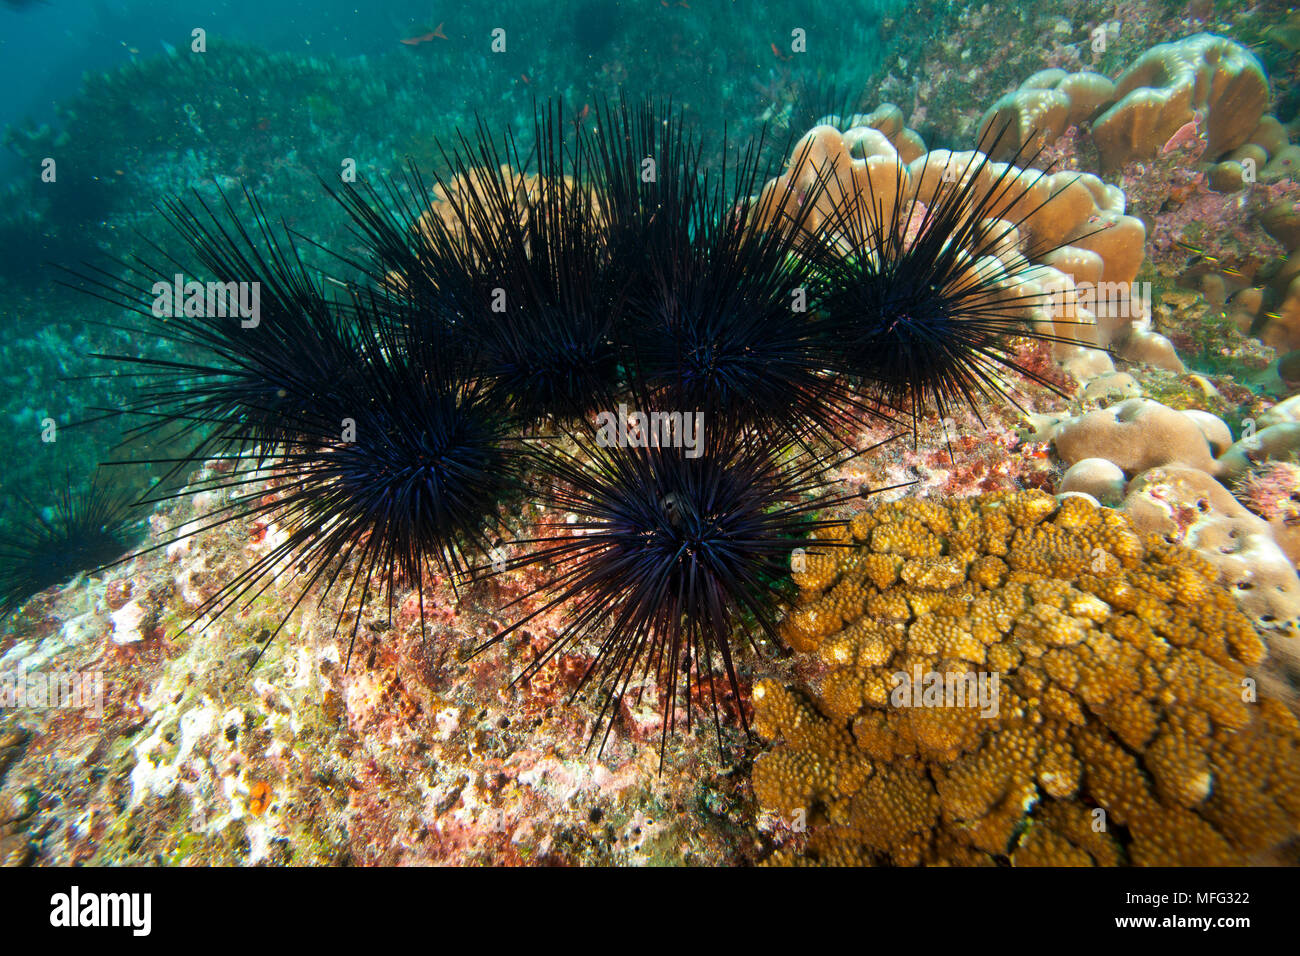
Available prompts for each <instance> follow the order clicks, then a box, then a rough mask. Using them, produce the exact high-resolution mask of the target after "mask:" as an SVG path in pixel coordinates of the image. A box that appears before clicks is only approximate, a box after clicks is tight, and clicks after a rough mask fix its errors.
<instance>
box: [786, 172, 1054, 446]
mask: <svg viewBox="0 0 1300 956" xmlns="http://www.w3.org/2000/svg"><path fill="white" fill-rule="evenodd" d="M1019 158H1020V157H1019V154H1017V156H1016V157H1015V159H1019ZM942 162H943V161H942V160H941V161H940V163H942ZM843 172H844V171H838V170H834V169H828V170H823V171H822V182H821V184H820V186H821V188H823V189H825V190H827V191H828V194H829V195H830V196H831V197H832V198H833V199H834V200H835V202H834V209H833V212H832V213H831V215H830V216H829V217H828V218H827V221H826V223H825V225H824V228H823V230H822V231H821V232H820V233H819V235H818V237H817V239H816V241H815V243H814V246H813V248H811V249H810V250H809V255H810V256H812V257H813V258H814V259H815V260H816V262H817V269H818V272H819V277H818V281H817V299H818V303H819V306H820V307H821V308H822V309H823V310H824V311H825V313H826V320H827V322H828V324H829V326H830V327H831V328H832V329H833V330H834V332H833V334H834V337H835V340H836V342H837V362H836V368H837V369H838V370H839V371H840V372H842V373H843V374H846V375H848V376H850V377H853V378H855V379H856V380H858V381H859V382H861V384H862V387H863V388H864V389H865V390H868V391H873V392H876V393H878V394H880V395H882V396H883V397H884V398H885V399H886V400H887V401H888V402H889V403H890V404H891V405H899V406H908V407H910V409H911V412H912V415H913V420H914V421H915V419H916V418H917V417H918V416H919V415H921V414H922V413H924V412H925V411H927V410H929V409H934V410H935V411H937V412H938V413H939V415H940V416H944V415H947V414H948V411H949V409H950V408H951V407H952V406H953V405H955V404H964V405H966V406H968V407H970V408H971V409H972V410H974V411H975V413H976V415H977V416H978V414H979V413H978V408H977V403H978V401H979V400H981V399H990V398H1003V399H1011V400H1012V401H1014V396H1012V395H1011V394H1010V392H1009V391H1008V388H1007V386H1006V384H1005V382H1004V380H1003V373H1006V372H1010V373H1013V374H1016V375H1019V376H1022V377H1024V378H1026V379H1029V380H1032V381H1034V382H1035V383H1037V384H1039V385H1042V386H1043V387H1045V388H1048V389H1050V390H1052V391H1057V388H1056V386H1054V385H1053V384H1052V383H1051V382H1050V381H1048V380H1046V379H1045V378H1043V377H1042V376H1041V375H1039V374H1037V373H1035V372H1034V371H1032V370H1031V369H1029V368H1026V367H1025V366H1024V365H1022V364H1021V363H1020V362H1018V361H1017V359H1016V357H1015V354H1014V349H1013V344H1012V343H1011V341H1010V340H1011V338H1012V337H1013V336H1023V337H1027V338H1032V339H1038V340H1042V341H1047V342H1055V341H1059V338H1058V337H1057V336H1056V335H1054V334H1051V333H1048V332H1045V331H1042V330H1040V329H1037V328H1034V327H1033V326H1032V323H1031V322H1030V321H1029V313H1030V311H1031V309H1032V308H1033V307H1034V306H1037V305H1042V304H1044V303H1045V302H1046V296H1044V295H1042V294H1039V293H1029V292H1025V291H1022V289H1021V285H1022V283H1023V282H1024V281H1025V280H1026V279H1028V278H1029V277H1030V276H1031V275H1032V274H1033V272H1034V270H1035V267H1034V266H1033V265H1032V264H1031V263H1030V262H1029V258H1041V257H1042V256H1043V255H1045V254H1047V253H1048V252H1050V251H1052V250H1051V249H1049V248H1035V249H1032V250H1028V251H1027V252H1026V253H1025V254H1016V255H1013V256H1009V255H1007V247H1008V244H1009V243H1010V242H1011V240H1012V237H1014V236H1015V235H1016V234H1017V229H1018V228H1019V227H1021V226H1023V225H1024V223H1025V221H1026V220H1027V219H1028V218H1029V217H1030V216H1032V215H1033V214H1035V213H1036V212H1038V211H1039V210H1040V209H1041V208H1042V207H1043V205H1045V204H1046V203H1048V202H1050V201H1051V197H1049V198H1047V199H1046V200H1044V201H1043V202H1040V203H1037V204H1033V205H1029V204H1027V203H1025V202H1023V201H1020V197H1021V196H1022V195H1023V194H1024V193H1025V187H1024V184H1023V183H1022V182H1021V177H1022V176H1031V177H1041V176H1043V175H1045V173H1042V172H1022V171H1021V170H1019V169H1017V168H1016V166H1015V165H1014V160H1013V162H1012V163H1007V164H1001V163H992V162H990V161H989V160H988V158H987V157H986V156H985V155H984V154H982V153H980V152H978V151H977V152H975V153H973V154H970V155H969V157H968V158H966V159H962V158H961V156H960V154H954V155H952V156H951V157H950V158H949V159H948V160H947V163H946V164H944V165H943V166H942V168H939V167H938V166H936V167H933V168H932V167H931V165H930V159H929V157H928V156H927V157H926V159H925V160H923V161H922V167H921V169H920V171H919V173H918V172H913V173H912V174H911V175H912V177H913V178H915V179H916V180H918V181H925V182H927V183H929V184H932V185H933V194H932V195H931V196H930V198H929V202H928V203H920V202H914V201H913V199H912V194H911V192H910V191H909V188H908V183H907V180H906V178H905V177H906V176H907V175H908V174H907V173H906V172H905V170H904V168H903V167H902V166H899V168H898V173H897V180H896V182H895V183H894V184H893V188H891V189H889V190H887V191H886V190H881V192H879V193H878V192H877V191H876V188H875V186H874V185H873V184H872V179H871V177H863V178H864V179H865V180H866V183H867V189H866V191H865V194H864V193H862V192H858V191H857V186H856V183H855V185H854V186H852V187H849V186H847V185H846V184H847V183H849V182H850V180H849V179H848V178H847V177H845V176H844V175H843ZM1018 202H1019V204H1018ZM1026 206H1028V208H1025V207H1026Z"/></svg>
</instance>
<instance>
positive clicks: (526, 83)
mask: <svg viewBox="0 0 1300 956" xmlns="http://www.w3.org/2000/svg"><path fill="white" fill-rule="evenodd" d="M519 79H521V80H523V81H524V86H532V85H533V81H532V80H530V79H529V78H528V74H527V73H520V74H519Z"/></svg>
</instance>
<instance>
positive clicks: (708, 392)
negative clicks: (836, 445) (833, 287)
mask: <svg viewBox="0 0 1300 956" xmlns="http://www.w3.org/2000/svg"><path fill="white" fill-rule="evenodd" d="M599 115H600V124H599V126H598V129H597V132H596V134H595V136H594V140H595V150H594V151H595V152H596V153H597V155H599V157H600V165H601V168H602V170H603V172H604V178H603V180H602V181H601V184H600V187H599V203H598V209H599V211H600V213H601V215H602V217H603V219H604V222H605V224H604V227H603V231H604V233H605V234H606V235H607V236H608V237H609V243H610V246H611V258H612V259H613V261H614V263H615V265H616V268H617V270H618V272H619V273H620V274H621V275H623V276H624V277H625V281H626V283H627V285H626V287H625V289H624V295H625V297H626V316H627V321H626V323H625V325H626V332H625V335H624V341H623V344H624V346H625V353H624V362H625V364H627V365H628V366H629V367H634V374H635V375H636V377H637V379H638V380H639V381H640V382H642V383H643V384H644V385H645V387H647V388H648V389H649V390H650V392H651V394H652V397H653V399H654V401H655V403H656V406H657V407H659V408H662V409H672V410H676V411H682V412H692V411H698V412H701V413H703V414H704V415H706V417H708V418H710V419H713V418H715V417H716V416H723V415H726V416H734V417H736V418H738V419H739V420H741V421H745V422H748V423H751V424H752V425H754V426H755V427H758V428H762V429H764V430H768V431H773V432H775V433H777V434H778V435H780V436H781V437H782V438H783V439H786V440H789V439H790V438H792V437H794V438H798V439H802V437H803V436H804V435H805V434H807V433H808V432H809V431H814V432H816V433H817V434H819V435H820V436H822V437H823V438H826V439H829V440H831V441H834V442H839V441H842V440H843V437H844V435H846V434H851V433H853V431H854V429H853V428H852V427H851V424H852V423H851V416H850V414H849V412H850V411H852V410H854V408H853V407H854V405H855V402H854V401H853V400H852V398H851V397H850V395H849V393H848V390H847V389H846V388H845V387H844V384H843V383H842V381H840V380H838V379H836V378H834V377H832V376H831V375H829V374H827V373H826V371H825V370H826V369H827V368H829V367H831V365H832V364H833V360H832V358H831V352H832V350H833V347H834V346H833V342H832V341H831V339H830V338H829V336H828V334H827V333H828V327H827V326H826V324H825V323H824V322H823V321H822V319H821V318H820V317H819V315H818V314H817V313H816V312H815V311H814V310H813V308H812V304H811V284H812V273H811V271H810V267H809V263H808V261H807V260H805V259H804V258H802V257H800V256H798V255H796V252H797V251H798V248H799V245H800V243H801V239H800V237H799V233H798V229H799V227H800V226H802V224H803V217H804V216H806V215H807V213H808V210H809V208H810V207H804V208H802V209H800V210H799V211H797V212H796V213H795V214H794V221H793V228H791V229H769V228H764V227H763V225H762V224H763V223H766V222H769V221H770V220H772V219H773V218H774V217H773V216H772V215H771V213H772V210H773V209H775V208H778V207H781V208H783V207H785V206H792V207H793V206H794V205H795V204H794V203H792V202H787V199H788V197H787V196H785V195H781V194H780V193H779V192H769V193H767V194H765V195H764V196H763V197H762V199H760V200H758V201H757V202H754V201H751V198H750V197H751V196H752V195H753V194H754V193H755V192H757V191H758V188H757V187H758V185H759V184H760V183H761V182H762V181H763V179H764V178H766V177H765V175H763V171H762V170H761V168H760V161H759V156H760V155H762V151H763V150H762V140H761V139H760V141H759V142H758V143H757V144H755V145H753V146H751V147H750V148H749V149H747V150H744V151H741V152H739V153H738V155H736V156H735V157H734V158H733V157H730V156H728V155H727V153H728V151H727V149H726V145H725V143H724V146H723V155H724V164H723V167H722V169H721V171H720V172H719V173H718V174H716V175H713V176H710V175H709V174H708V173H707V172H705V171H704V170H703V168H702V166H701V156H702V149H701V145H700V141H699V138H698V137H696V136H694V135H692V134H691V133H690V132H688V131H687V130H686V129H685V124H684V121H683V118H682V116H681V114H680V113H679V112H674V111H673V109H672V108H671V106H664V107H662V108H659V107H655V106H654V104H653V103H652V102H650V101H643V102H641V103H639V104H636V105H629V104H628V102H627V101H626V100H622V101H620V103H619V106H618V108H617V109H614V108H613V107H610V106H606V107H605V108H604V109H602V110H601V111H600V114H599ZM856 410H857V411H862V410H863V409H862V408H860V407H859V408H857V409H856Z"/></svg>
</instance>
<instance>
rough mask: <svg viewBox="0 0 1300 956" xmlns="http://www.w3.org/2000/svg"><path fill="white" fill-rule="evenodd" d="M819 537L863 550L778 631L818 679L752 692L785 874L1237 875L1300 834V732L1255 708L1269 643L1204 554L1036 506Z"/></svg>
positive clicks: (871, 523)
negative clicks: (1049, 869)
mask: <svg viewBox="0 0 1300 956" xmlns="http://www.w3.org/2000/svg"><path fill="white" fill-rule="evenodd" d="M823 537H824V538H827V539H837V540H838V541H839V542H840V544H841V545H843V544H848V545H851V546H850V547H836V548H834V549H831V548H827V549H826V550H825V552H823V553H814V554H809V555H808V556H807V558H806V563H805V565H804V570H803V571H802V572H801V573H799V574H796V575H795V581H796V583H797V584H798V585H799V587H800V589H801V596H800V598H799V601H798V603H797V605H796V606H795V607H794V608H793V609H792V610H791V613H790V614H789V615H788V617H787V619H786V621H785V623H784V625H783V626H784V633H785V636H786V637H787V639H788V640H789V641H790V643H791V645H792V646H793V647H794V648H795V649H796V650H798V651H801V652H803V654H805V655H807V657H806V658H805V660H807V659H809V658H812V659H815V660H816V662H817V663H818V665H819V666H820V667H821V668H823V671H822V676H821V677H820V679H819V680H818V681H816V689H815V691H814V692H813V693H812V696H811V699H805V698H804V697H803V696H802V694H800V693H799V692H796V691H792V690H790V689H787V688H786V687H783V686H782V685H781V684H779V683H776V682H774V681H764V682H762V683H760V684H758V685H757V686H756V688H755V691H754V706H755V720H754V726H755V727H756V729H757V730H758V732H759V733H760V734H762V735H763V736H764V737H765V738H767V739H769V740H772V741H775V742H776V743H775V746H774V747H773V749H771V750H770V751H768V752H767V753H765V754H763V755H762V756H760V757H759V758H758V760H757V761H756V763H755V767H754V773H753V785H754V793H755V796H756V798H757V800H758V802H759V803H760V805H761V806H762V807H763V808H764V809H765V810H766V811H769V812H770V813H772V814H775V817H776V819H777V820H778V821H783V822H784V824H785V825H786V826H787V827H789V828H790V829H792V830H795V831H798V830H801V829H803V828H804V825H805V824H806V828H807V837H806V839H805V840H799V841H792V842H790V843H789V844H788V845H787V846H786V847H785V848H783V849H781V850H779V851H778V852H777V853H776V855H775V856H774V857H773V862H778V863H806V862H820V863H831V864H845V863H853V864H877V863H878V864H885V863H889V864H903V865H916V864H963V865H973V864H989V863H998V862H1003V863H1005V862H1007V861H1009V862H1011V863H1012V864H1015V865H1067V864H1078V865H1118V864H1137V865H1161V864H1184V865H1205V864H1232V863H1241V862H1243V861H1250V860H1261V859H1267V858H1269V857H1268V854H1269V853H1270V851H1274V850H1275V849H1276V848H1277V847H1278V846H1279V845H1280V844H1283V843H1284V842H1286V841H1288V840H1290V839H1291V838H1292V837H1294V836H1295V835H1296V833H1297V829H1298V827H1300V724H1298V723H1297V721H1296V719H1295V717H1294V715H1293V714H1292V713H1291V712H1290V711H1289V710H1288V709H1287V708H1286V707H1285V706H1284V705H1283V704H1281V703H1280V702H1278V701H1277V700H1275V699H1270V698H1263V697H1261V698H1259V699H1256V697H1255V695H1254V693H1253V687H1254V684H1253V682H1252V681H1251V679H1250V669H1251V668H1252V667H1253V666H1254V665H1257V664H1259V663H1260V662H1261V660H1262V659H1263V657H1264V655H1265V648H1264V645H1263V644H1262V643H1261V641H1260V639H1259V637H1258V636H1257V635H1256V633H1255V631H1254V629H1253V628H1252V627H1251V624H1250V622H1249V621H1248V620H1247V619H1246V618H1245V617H1244V616H1243V615H1242V614H1241V612H1240V611H1238V610H1237V607H1236V605H1235V603H1234V601H1233V599H1232V597H1231V596H1230V595H1229V594H1228V593H1227V591H1225V590H1224V589H1223V588H1221V587H1218V586H1216V585H1215V584H1214V573H1213V570H1212V569H1211V568H1210V567H1209V565H1208V564H1207V563H1206V561H1205V560H1204V559H1202V558H1201V557H1199V556H1198V555H1196V554H1194V553H1193V552H1191V551H1188V550H1186V549H1183V548H1181V547H1178V546H1176V545H1171V544H1169V543H1167V542H1165V541H1164V540H1163V539H1161V538H1160V537H1157V536H1149V537H1146V538H1144V537H1142V536H1141V535H1140V534H1139V533H1138V532H1137V531H1136V530H1135V529H1134V528H1133V526H1132V525H1131V524H1130V523H1129V522H1128V520H1127V519H1126V518H1125V517H1124V516H1123V515H1122V514H1120V513H1118V512H1115V511H1111V510H1108V509H1103V508H1098V507H1096V506H1095V505H1094V504H1092V503H1091V502H1089V501H1088V500H1086V499H1084V498H1082V497H1067V498H1066V499H1064V500H1063V501H1062V502H1060V503H1059V504H1058V502H1057V501H1056V499H1054V498H1052V497H1050V496H1048V495H1045V494H1042V493H1039V492H1023V493H1022V492H1017V493H1003V494H996V495H989V496H983V497H977V498H968V499H959V500H955V501H952V502H948V503H938V502H934V501H929V500H922V499H906V500H903V501H898V502H894V503H890V504H886V505H882V506H879V507H876V508H874V509H872V510H868V511H864V512H861V513H859V514H857V515H856V516H854V517H853V519H852V520H851V521H849V522H848V523H847V524H846V525H843V526H840V527H839V528H837V529H828V530H827V531H825V532H824V533H823ZM904 674H906V675H912V676H913V679H914V678H915V677H918V676H921V675H938V676H941V677H943V678H944V683H943V685H942V686H943V687H946V688H947V690H948V696H947V697H944V696H942V695H940V694H938V693H936V696H935V697H933V698H931V697H930V696H928V695H929V693H930V691H929V689H927V690H926V691H925V694H924V695H922V696H920V697H918V696H915V693H914V689H913V692H911V693H908V692H904V693H902V694H900V693H899V688H900V687H902V688H904V690H906V688H907V686H908V684H907V682H906V681H901V680H900V675H904ZM981 674H982V675H984V678H985V680H986V681H987V683H986V684H985V685H984V686H985V687H986V688H987V687H989V686H992V687H994V688H996V693H993V694H991V695H989V696H987V697H985V698H984V699H982V700H981V699H978V695H977V694H976V693H975V692H974V690H973V688H974V687H975V682H976V680H977V678H978V676H979V675H981ZM959 675H960V676H959ZM993 677H996V678H997V683H996V684H992V678H993ZM915 686H920V684H919V683H916V684H915ZM928 686H929V685H928V677H927V688H928ZM936 686H939V685H936ZM954 686H956V687H958V688H959V689H960V688H961V687H966V689H967V693H966V694H965V695H964V696H963V694H961V693H957V694H955V695H954V694H953V693H952V688H953V687H954ZM990 701H991V702H992V706H990ZM917 704H922V706H917Z"/></svg>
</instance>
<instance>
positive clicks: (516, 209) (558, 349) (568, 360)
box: [390, 107, 622, 423]
mask: <svg viewBox="0 0 1300 956" xmlns="http://www.w3.org/2000/svg"><path fill="white" fill-rule="evenodd" d="M570 134H571V131H570V130H569V129H568V126H567V124H566V123H565V121H564V119H563V114H562V113H561V111H560V110H559V109H558V108H551V107H547V108H545V109H544V110H542V111H540V112H539V113H538V116H537V119H536V122H535V124H534V128H533V141H534V142H533V146H532V149H531V152H530V153H528V154H525V153H524V152H523V151H522V150H521V149H520V147H519V144H518V143H517V142H516V141H515V139H514V138H513V137H512V136H511V137H508V138H507V140H506V144H505V147H504V149H500V148H498V147H497V145H496V144H495V143H494V142H493V141H492V138H491V137H490V136H489V135H488V132H487V130H486V129H485V128H484V127H483V126H482V125H480V126H479V128H478V133H477V136H476V137H475V139H474V140H473V141H470V140H468V139H466V138H462V139H461V140H460V144H459V147H458V149H457V150H456V151H455V152H454V153H452V154H450V155H448V156H447V157H446V160H447V162H448V163H449V165H450V168H451V174H450V175H446V176H438V177H436V181H437V184H438V193H439V200H438V202H437V203H436V204H435V207H434V208H432V209H430V210H429V214H427V215H425V216H423V217H422V218H421V219H420V220H419V223H418V225H417V226H416V230H417V231H418V232H419V233H420V240H419V242H418V244H417V248H416V250H415V255H414V257H413V259H414V261H411V262H409V264H408V266H407V268H408V269H409V270H410V272H411V273H412V275H413V276H414V279H413V280H412V281H411V283H410V292H406V291H404V290H403V289H402V285H403V280H402V279H401V278H397V279H396V280H395V284H396V285H397V286H398V294H399V296H403V297H405V298H407V299H408V300H410V301H411V302H412V303H413V305H414V308H415V318H416V319H417V324H422V323H423V321H424V320H423V318H421V314H422V312H423V311H424V309H423V305H422V304H421V301H420V299H419V296H420V294H421V289H422V288H423V289H426V290H427V289H429V288H432V289H436V290H437V292H438V294H439V295H440V296H441V301H442V303H443V307H444V308H446V307H447V306H449V307H450V308H449V309H447V311H446V312H445V314H444V320H445V321H450V322H451V324H452V325H453V326H454V331H455V335H456V339H457V341H458V342H459V343H460V344H461V345H462V346H463V347H465V348H468V349H469V350H471V351H472V352H474V353H475V354H476V355H477V356H478V357H479V359H480V360H481V363H482V371H483V374H484V376H485V377H486V380H487V381H488V383H489V385H490V391H491V393H492V395H493V398H494V399H495V400H496V401H498V402H500V403H501V404H503V405H504V406H507V407H509V408H511V409H513V410H514V411H515V412H516V413H517V414H519V416H520V417H521V418H523V419H524V420H526V421H529V422H534V423H535V422H538V421H541V420H543V419H545V418H547V417H556V418H560V419H573V418H577V417H582V416H584V415H585V414H586V413H587V412H588V411H589V410H590V409H591V407H592V405H593V403H594V401H595V400H596V398H597V396H599V395H600V394H601V393H602V391H603V390H605V389H607V388H608V387H610V385H611V384H612V383H613V382H614V381H615V378H616V376H617V349H616V347H615V343H614V336H615V329H616V326H617V324H618V322H619V319H620V314H621V313H620V297H619V288H620V286H621V285H622V280H621V279H620V277H619V276H618V275H617V274H616V273H615V271H614V270H613V269H611V268H610V263H609V257H608V255H607V245H606V241H605V236H604V235H603V234H602V233H601V232H600V230H599V221H598V218H597V216H596V214H595V211H594V209H593V203H594V202H595V201H596V200H595V195H594V193H593V191H592V189H591V184H590V175H589V170H588V167H587V164H586V162H585V151H584V150H583V149H582V148H581V147H580V145H579V144H578V143H576V142H575V141H573V140H572V139H571V136H570ZM390 247H391V246H390ZM401 274H402V272H401V270H400V269H399V276H400V275H401ZM392 284H393V283H390V285H392Z"/></svg>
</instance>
